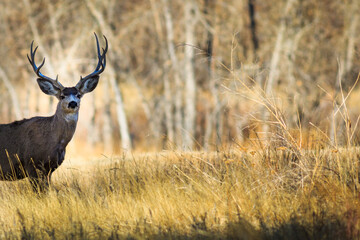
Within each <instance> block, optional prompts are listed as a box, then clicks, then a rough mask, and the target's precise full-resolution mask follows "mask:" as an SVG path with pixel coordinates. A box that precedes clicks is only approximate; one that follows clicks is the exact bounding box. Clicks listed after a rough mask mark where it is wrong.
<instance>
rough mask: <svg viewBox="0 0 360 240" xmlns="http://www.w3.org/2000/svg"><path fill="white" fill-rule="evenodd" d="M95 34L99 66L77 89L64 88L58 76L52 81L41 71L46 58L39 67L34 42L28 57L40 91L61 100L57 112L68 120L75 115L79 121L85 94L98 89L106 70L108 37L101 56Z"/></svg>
mask: <svg viewBox="0 0 360 240" xmlns="http://www.w3.org/2000/svg"><path fill="white" fill-rule="evenodd" d="M94 34H95V39H96V46H97V55H98V64H97V66H96V68H95V71H94V72H92V73H91V74H89V75H87V76H86V77H84V78H83V77H80V80H79V82H78V83H77V84H76V85H75V87H64V86H63V85H62V84H61V83H60V82H59V81H58V76H56V79H52V78H49V77H47V76H45V75H44V74H42V73H41V72H40V69H41V68H42V67H43V66H44V64H45V58H44V59H43V61H42V63H41V64H40V65H39V67H37V66H36V64H35V54H36V50H37V48H38V47H35V49H33V43H34V41H33V42H32V43H31V47H30V57H29V55H27V57H28V60H29V62H30V64H31V66H32V67H33V69H34V72H35V73H36V75H37V76H38V79H37V82H38V84H39V87H40V89H41V90H42V91H43V92H44V93H45V94H48V95H52V96H55V97H56V98H57V99H58V100H59V103H58V109H57V111H60V112H61V113H63V115H64V117H65V119H66V120H68V119H72V117H71V116H75V115H76V119H77V113H78V111H79V107H80V99H81V97H82V96H83V95H84V94H85V93H89V92H91V91H93V90H94V89H95V88H96V86H97V84H98V82H99V75H100V74H101V73H102V72H103V71H104V70H105V66H106V52H107V50H108V42H107V39H106V37H105V36H104V39H105V43H106V45H105V48H102V50H103V52H102V54H101V51H100V46H99V39H98V37H97V35H96V33H94Z"/></svg>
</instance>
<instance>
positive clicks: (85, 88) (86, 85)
mask: <svg viewBox="0 0 360 240" xmlns="http://www.w3.org/2000/svg"><path fill="white" fill-rule="evenodd" d="M98 82H99V76H94V77H91V78H88V79H86V80H82V79H80V81H79V82H78V84H76V88H77V89H78V90H79V91H80V92H81V94H85V93H89V92H92V91H93V90H94V89H95V88H96V86H97V84H98Z"/></svg>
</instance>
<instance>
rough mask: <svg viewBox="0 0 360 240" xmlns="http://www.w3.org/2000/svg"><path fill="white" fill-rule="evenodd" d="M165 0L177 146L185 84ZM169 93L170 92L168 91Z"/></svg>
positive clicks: (167, 1)
mask: <svg viewBox="0 0 360 240" xmlns="http://www.w3.org/2000/svg"><path fill="white" fill-rule="evenodd" d="M162 2H163V11H164V17H165V27H166V42H167V49H168V52H169V57H170V60H171V63H172V69H173V71H174V79H175V89H176V91H175V92H174V94H173V100H172V101H173V102H174V107H175V110H174V111H175V114H174V118H173V121H174V127H175V133H174V135H175V136H174V138H175V143H176V145H177V146H181V145H182V141H183V137H182V129H183V116H182V115H183V114H182V97H183V91H182V89H183V86H182V82H181V78H180V68H179V63H178V59H177V56H176V53H175V45H174V32H173V22H172V17H171V12H170V9H169V5H168V4H169V0H162ZM167 94H168V93H167Z"/></svg>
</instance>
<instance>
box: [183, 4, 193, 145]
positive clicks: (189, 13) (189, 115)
mask: <svg viewBox="0 0 360 240" xmlns="http://www.w3.org/2000/svg"><path fill="white" fill-rule="evenodd" d="M184 7H185V9H184V11H185V43H186V46H185V59H184V61H185V66H184V77H185V118H184V141H183V149H184V150H192V149H193V145H194V137H195V124H196V123H195V120H196V81H195V67H194V64H195V63H194V56H195V50H194V47H193V46H195V44H196V42H195V23H196V21H195V19H196V18H195V17H196V8H195V2H194V1H193V0H186V1H185V6H184Z"/></svg>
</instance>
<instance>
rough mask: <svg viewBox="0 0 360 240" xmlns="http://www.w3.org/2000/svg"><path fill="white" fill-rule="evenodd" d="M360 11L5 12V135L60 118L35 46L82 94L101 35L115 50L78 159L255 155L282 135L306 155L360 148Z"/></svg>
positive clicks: (163, 3)
mask: <svg viewBox="0 0 360 240" xmlns="http://www.w3.org/2000/svg"><path fill="white" fill-rule="evenodd" d="M359 5H360V2H359V1H356V0H353V1H350V0H348V1H339V0H335V1H334V0H331V1H328V0H322V1H314V0H302V1H300V0H282V1H259V0H246V1H245V0H242V1H238V0H226V1H225V0H224V1H221V0H185V1H179V0H173V1H170V0H133V1H116V0H104V1H99V0H82V1H71V0H59V1H51V0H43V1H30V0H21V1H11V0H2V1H1V2H0V22H1V24H0V29H1V30H0V31H1V32H2V34H1V35H0V41H1V48H0V55H1V56H2V57H1V58H0V114H1V115H0V123H8V122H11V121H14V120H20V119H22V118H29V117H32V116H37V115H41V116H46V115H51V114H53V113H54V112H55V105H56V99H54V98H52V97H49V96H47V95H45V94H42V93H41V91H40V89H39V87H38V86H37V83H36V81H35V78H36V77H35V74H34V73H33V71H32V69H31V66H30V64H29V63H28V60H27V58H26V54H27V53H29V51H30V50H29V49H30V43H31V41H32V40H34V42H35V45H39V50H38V53H37V55H38V56H37V62H38V63H40V61H41V59H42V58H43V57H45V58H46V63H45V66H44V69H43V73H44V74H45V75H47V76H50V77H55V76H56V75H57V74H59V80H60V81H61V82H62V83H63V85H65V86H73V85H75V84H76V82H77V81H78V80H79V77H80V75H82V76H84V75H87V74H88V73H90V72H92V71H93V69H94V68H95V65H96V62H97V59H96V48H95V39H94V37H93V32H96V33H98V35H100V36H101V35H105V36H106V37H107V38H108V40H109V53H108V59H107V67H106V70H105V72H104V73H103V74H102V75H101V78H100V82H99V85H98V87H97V89H96V90H95V91H94V92H93V93H91V94H88V95H87V96H86V97H84V99H83V101H82V106H81V110H80V119H79V124H78V128H77V132H76V134H75V139H74V141H72V142H71V144H70V151H73V152H78V153H81V152H83V153H88V152H93V150H96V151H100V152H101V153H104V154H105V155H107V154H112V153H116V152H121V151H122V150H130V149H134V150H140V151H155V150H161V149H182V150H195V149H203V150H218V149H219V148H225V147H228V146H236V147H241V148H246V146H247V145H249V144H251V143H254V142H261V143H264V144H266V141H265V140H267V139H269V137H276V136H277V135H278V134H277V131H280V130H281V129H283V130H284V129H286V131H288V132H292V133H293V137H294V141H297V142H298V143H299V144H300V146H301V147H304V148H309V147H311V146H312V144H314V143H316V144H319V143H320V144H322V143H323V144H327V145H334V144H355V145H356V144H357V143H358V142H359V136H358V135H359V134H358V133H357V131H356V129H357V125H358V120H359V114H360V106H359V104H358V103H359V101H360V94H359V89H358V87H357V86H356V82H357V77H358V73H359V70H360V61H359V59H360V56H359V47H360V41H359V32H360V26H359V15H360V12H359ZM101 44H102V45H103V46H104V41H103V39H101ZM350 93H351V94H350ZM275 120H276V121H275ZM274 123H275V124H274ZM279 123H280V128H281V129H280V130H279ZM269 132H271V133H272V134H269ZM280 135H281V134H280ZM324 139H325V140H326V141H325V140H324ZM283 144H284V142H281V139H280V140H279V141H276V144H275V146H277V147H281V146H282V145H283ZM299 144H298V145H299ZM75 150H76V151H75Z"/></svg>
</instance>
